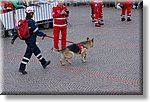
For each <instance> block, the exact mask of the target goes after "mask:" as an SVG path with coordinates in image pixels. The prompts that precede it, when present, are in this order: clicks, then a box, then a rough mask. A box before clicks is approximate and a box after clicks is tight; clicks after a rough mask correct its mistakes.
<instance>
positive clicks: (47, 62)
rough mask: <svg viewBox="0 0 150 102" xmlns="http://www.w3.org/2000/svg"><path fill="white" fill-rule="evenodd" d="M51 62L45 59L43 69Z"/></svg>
mask: <svg viewBox="0 0 150 102" xmlns="http://www.w3.org/2000/svg"><path fill="white" fill-rule="evenodd" d="M50 63H51V61H50V60H49V61H46V63H45V64H44V65H43V68H44V69H45V68H46V67H47V66H48V65H49V64H50Z"/></svg>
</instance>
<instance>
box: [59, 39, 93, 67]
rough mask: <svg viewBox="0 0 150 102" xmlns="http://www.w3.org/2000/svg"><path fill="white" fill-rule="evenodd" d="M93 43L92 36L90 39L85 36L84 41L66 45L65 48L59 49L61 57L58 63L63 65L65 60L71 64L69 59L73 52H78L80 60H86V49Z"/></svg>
mask: <svg viewBox="0 0 150 102" xmlns="http://www.w3.org/2000/svg"><path fill="white" fill-rule="evenodd" d="M93 45H94V38H92V39H90V38H89V37H87V40H86V41H83V42H80V43H74V44H72V45H69V46H67V47H66V48H65V49H62V50H61V51H60V53H61V59H60V63H61V65H62V66H64V65H65V62H68V63H69V64H71V61H70V60H71V59H72V58H73V57H74V54H80V55H81V57H82V62H83V63H85V62H86V55H87V50H88V49H89V48H91V47H93Z"/></svg>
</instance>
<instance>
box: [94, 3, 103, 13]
mask: <svg viewBox="0 0 150 102" xmlns="http://www.w3.org/2000/svg"><path fill="white" fill-rule="evenodd" d="M101 10H102V1H94V12H95V13H101Z"/></svg>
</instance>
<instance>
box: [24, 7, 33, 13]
mask: <svg viewBox="0 0 150 102" xmlns="http://www.w3.org/2000/svg"><path fill="white" fill-rule="evenodd" d="M25 13H34V9H33V7H27V8H26V10H25Z"/></svg>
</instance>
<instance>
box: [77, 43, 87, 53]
mask: <svg viewBox="0 0 150 102" xmlns="http://www.w3.org/2000/svg"><path fill="white" fill-rule="evenodd" d="M77 45H78V47H79V49H80V51H79V54H81V53H82V52H83V51H84V50H86V49H87V47H86V46H84V45H81V44H79V43H78V44H77Z"/></svg>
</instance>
